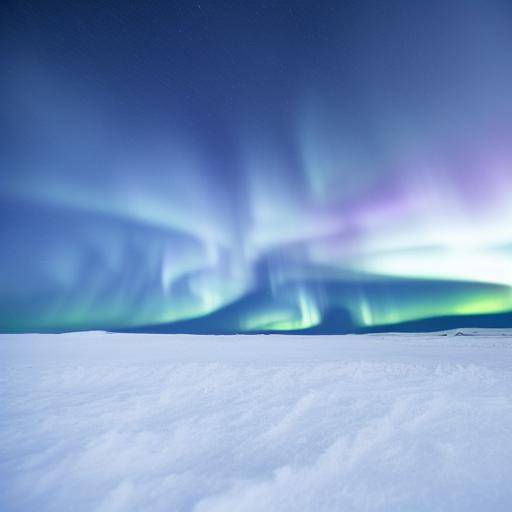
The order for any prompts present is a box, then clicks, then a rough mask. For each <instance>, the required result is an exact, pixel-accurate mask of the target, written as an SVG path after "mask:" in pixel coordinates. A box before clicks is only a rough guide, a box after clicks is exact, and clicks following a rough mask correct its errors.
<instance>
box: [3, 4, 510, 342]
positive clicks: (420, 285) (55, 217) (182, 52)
mask: <svg viewBox="0 0 512 512" xmlns="http://www.w3.org/2000/svg"><path fill="white" fill-rule="evenodd" d="M0 9H1V15H0V19H1V20H2V21H1V22H0V23H1V26H0V34H1V45H0V48H1V49H0V58H1V61H2V66H1V69H2V79H1V80H0V94H1V98H2V101H1V105H2V106H1V110H0V114H1V116H0V118H1V121H0V123H1V125H0V126H1V130H2V144H1V146H2V150H1V151H0V331H4V332H6V331H12V332H19V331H61V330H75V329H77V330H78V329H110V330H130V329H132V330H133V329H135V330H143V331H144V330H148V331H161V332H211V333H225V332H226V333H230V332H262V331H268V332H276V331H277V332H280V331H287V332H290V331H303V330H305V331H306V332H354V331H357V332H360V331H364V330H396V329H404V328H410V329H412V330H415V329H420V330H423V329H435V328H439V327H458V326H463V325H485V326H510V327H512V314H511V313H510V312H511V311H512V288H511V287H512V4H511V3H510V2H509V1H507V0H503V1H493V0H481V1H478V0H475V1H472V0H443V1H437V0H429V1H411V0H403V1H402V0H396V1H394V0H389V1H383V0H380V1H361V0H360V1H342V0H338V1H319V0H316V1H309V0H302V1H295V2H288V1H285V0H283V1H276V2H259V1H233V2H229V1H222V0H217V1H206V0H204V1H200V2H194V1H191V2H186V1H180V2H171V1H160V0H156V1H151V2H135V1H133V2H128V1H123V2H114V1H105V0H104V1H101V2H94V1H92V2H84V1H82V0H76V1H66V2H64V1H61V2H48V1H44V0H41V1H23V0H17V1H13V2H5V1H4V2H2V5H1V7H0Z"/></svg>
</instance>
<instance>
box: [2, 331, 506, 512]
mask: <svg viewBox="0 0 512 512" xmlns="http://www.w3.org/2000/svg"><path fill="white" fill-rule="evenodd" d="M453 334H454V333H448V335H445V336H439V335H368V336H323V337H305V336H304V337H302V336H240V337H237V336H231V337H229V336H226V337H222V336H217V337H208V336H177V335H172V336H171V335H139V334H137V335H132V334H107V333H79V334H76V333H75V334H61V335H1V336H0V391H1V403H0V510H2V511H6V512H15V511H37V512H43V511H52V512H58V511H73V512H79V511H137V512H139V511H142V512H158V511H169V512H174V511H196V512H206V511H208V512H217V511H223V512H235V511H243V512H250V511H255V512H256V511H257V512H263V511H265V512H267V511H290V512H291V511H293V512H300V511H314V512H318V511H329V512H332V511H343V512H350V511H370V510H371V511H374V510H375V511H377V510H378V511H383V510H386V511H394V512H395V511H408V512H409V511H414V512H418V511H428V512H433V511H440V510H443V511H445V510H457V511H464V512H467V511H486V512H488V511H510V510H512V337H511V336H510V335H509V334H510V333H501V332H496V331H490V332H482V333H478V332H477V333H474V334H475V335H474V336H454V335H453Z"/></svg>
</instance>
